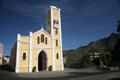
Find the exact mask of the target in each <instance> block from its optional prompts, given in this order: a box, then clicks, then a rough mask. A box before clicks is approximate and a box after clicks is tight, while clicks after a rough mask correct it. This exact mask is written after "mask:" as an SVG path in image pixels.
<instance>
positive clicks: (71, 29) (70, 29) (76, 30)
mask: <svg viewBox="0 0 120 80" xmlns="http://www.w3.org/2000/svg"><path fill="white" fill-rule="evenodd" d="M63 28H64V29H67V30H70V31H73V32H78V33H81V34H85V35H89V36H92V37H97V38H101V37H99V36H96V35H92V34H88V33H85V32H81V31H78V30H75V29H71V28H66V27H63Z"/></svg>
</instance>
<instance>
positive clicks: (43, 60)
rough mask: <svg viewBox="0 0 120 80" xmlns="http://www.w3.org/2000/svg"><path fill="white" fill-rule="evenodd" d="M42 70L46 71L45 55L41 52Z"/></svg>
mask: <svg viewBox="0 0 120 80" xmlns="http://www.w3.org/2000/svg"><path fill="white" fill-rule="evenodd" d="M42 70H46V55H45V53H44V52H42Z"/></svg>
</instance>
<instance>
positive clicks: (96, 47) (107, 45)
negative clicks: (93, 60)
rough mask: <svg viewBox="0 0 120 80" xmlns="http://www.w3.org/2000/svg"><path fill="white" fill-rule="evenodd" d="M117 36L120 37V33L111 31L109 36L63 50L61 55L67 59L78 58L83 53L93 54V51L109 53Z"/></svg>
mask: <svg viewBox="0 0 120 80" xmlns="http://www.w3.org/2000/svg"><path fill="white" fill-rule="evenodd" d="M118 38H120V34H115V33H112V34H111V35H110V36H109V37H107V38H103V39H100V40H98V41H95V42H91V43H90V44H88V45H87V46H81V47H79V48H77V49H72V50H63V56H64V57H65V58H66V59H67V61H68V60H76V59H80V58H81V57H83V56H85V55H94V53H95V52H99V53H100V54H101V55H103V54H105V53H110V52H111V51H113V49H114V46H115V45H116V44H117V41H118Z"/></svg>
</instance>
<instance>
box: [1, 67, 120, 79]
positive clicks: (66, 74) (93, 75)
mask: <svg viewBox="0 0 120 80" xmlns="http://www.w3.org/2000/svg"><path fill="white" fill-rule="evenodd" d="M6 76H7V77H6ZM48 79H49V80H119V79H120V72H111V71H107V70H99V69H96V68H91V69H71V68H65V70H64V71H40V72H32V73H14V72H11V71H3V72H0V80H48Z"/></svg>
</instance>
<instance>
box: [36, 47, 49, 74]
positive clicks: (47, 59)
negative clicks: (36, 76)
mask: <svg viewBox="0 0 120 80" xmlns="http://www.w3.org/2000/svg"><path fill="white" fill-rule="evenodd" d="M41 51H44V52H45V55H46V71H48V68H49V57H48V54H47V52H46V51H45V50H44V49H43V48H42V49H41V50H40V51H39V52H38V55H37V58H36V60H37V61H36V62H37V63H36V68H37V72H38V71H39V70H38V59H39V58H38V57H39V54H40V52H41Z"/></svg>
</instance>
